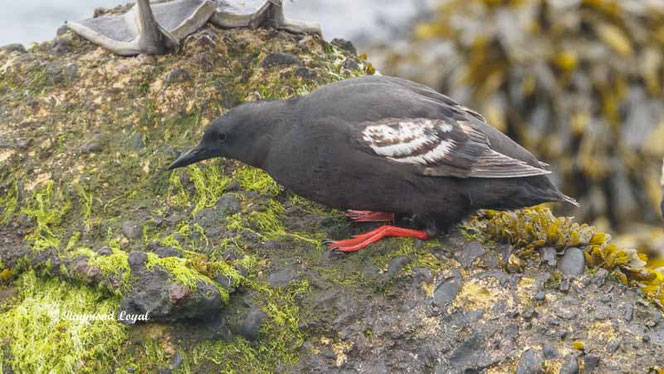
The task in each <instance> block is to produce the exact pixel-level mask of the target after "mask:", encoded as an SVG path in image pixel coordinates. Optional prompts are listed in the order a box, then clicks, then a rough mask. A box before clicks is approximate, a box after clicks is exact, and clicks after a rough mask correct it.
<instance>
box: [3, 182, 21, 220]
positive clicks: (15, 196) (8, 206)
mask: <svg viewBox="0 0 664 374" xmlns="http://www.w3.org/2000/svg"><path fill="white" fill-rule="evenodd" d="M19 196H20V192H19V189H18V182H17V181H16V180H14V181H13V183H11V184H10V187H9V188H8V191H7V192H6V193H5V194H4V195H3V196H0V206H1V207H3V210H4V212H3V214H2V221H0V223H7V222H9V221H10V220H11V218H12V217H13V216H14V213H15V212H16V211H17V210H18V208H19V206H18V200H19Z"/></svg>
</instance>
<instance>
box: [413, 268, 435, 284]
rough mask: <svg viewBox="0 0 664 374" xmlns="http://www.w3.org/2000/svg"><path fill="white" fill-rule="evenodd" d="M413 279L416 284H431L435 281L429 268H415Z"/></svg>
mask: <svg viewBox="0 0 664 374" xmlns="http://www.w3.org/2000/svg"><path fill="white" fill-rule="evenodd" d="M413 278H414V279H415V281H416V282H427V283H428V282H431V280H432V279H433V272H432V271H431V269H429V268H423V267H416V268H413Z"/></svg>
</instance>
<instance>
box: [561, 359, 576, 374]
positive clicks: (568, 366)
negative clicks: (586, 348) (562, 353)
mask: <svg viewBox="0 0 664 374" xmlns="http://www.w3.org/2000/svg"><path fill="white" fill-rule="evenodd" d="M578 372H579V363H578V362H577V361H576V357H574V356H573V355H569V356H567V360H566V361H565V363H564V364H563V366H562V367H561V368H560V371H559V373H560V374H577V373H578Z"/></svg>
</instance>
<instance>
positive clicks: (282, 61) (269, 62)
mask: <svg viewBox="0 0 664 374" xmlns="http://www.w3.org/2000/svg"><path fill="white" fill-rule="evenodd" d="M288 65H302V60H300V58H299V57H297V56H295V55H294V54H292V53H283V52H277V53H272V54H271V55H268V56H267V57H265V58H264V59H263V62H262V63H261V66H262V67H263V68H271V67H273V66H288Z"/></svg>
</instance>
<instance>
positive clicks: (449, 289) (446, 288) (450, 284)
mask: <svg viewBox="0 0 664 374" xmlns="http://www.w3.org/2000/svg"><path fill="white" fill-rule="evenodd" d="M460 289H461V284H460V281H459V279H457V278H456V277H452V278H449V279H446V280H445V281H443V282H442V283H441V284H439V285H438V287H436V289H435V290H434V291H433V303H434V304H436V305H438V306H446V305H447V304H449V303H450V302H452V301H453V300H454V299H455V298H456V296H457V294H458V293H459V290H460Z"/></svg>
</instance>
